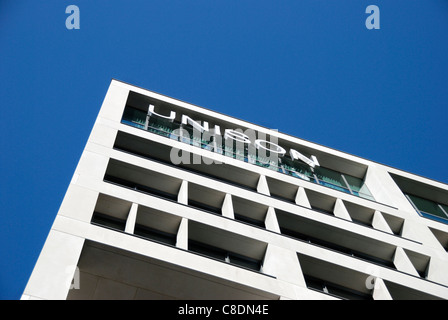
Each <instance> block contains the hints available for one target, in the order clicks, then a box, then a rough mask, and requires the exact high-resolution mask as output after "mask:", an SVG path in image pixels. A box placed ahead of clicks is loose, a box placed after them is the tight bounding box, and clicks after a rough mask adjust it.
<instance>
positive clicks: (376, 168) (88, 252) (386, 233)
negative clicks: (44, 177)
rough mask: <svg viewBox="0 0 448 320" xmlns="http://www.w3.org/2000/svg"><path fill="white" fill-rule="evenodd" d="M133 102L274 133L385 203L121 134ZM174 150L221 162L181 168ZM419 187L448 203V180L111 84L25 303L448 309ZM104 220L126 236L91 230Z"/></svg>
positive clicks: (445, 231)
mask: <svg viewBox="0 0 448 320" xmlns="http://www.w3.org/2000/svg"><path fill="white" fill-rule="evenodd" d="M131 96H132V97H134V98H132V97H131ZM130 97H131V98H132V99H136V101H139V102H136V103H137V104H139V103H140V102H141V105H139V106H140V107H141V108H144V107H145V104H146V107H148V105H149V104H153V105H155V107H156V108H157V110H158V112H160V114H162V113H163V114H164V115H166V116H168V115H170V111H173V110H176V112H177V115H176V119H178V118H180V116H181V115H182V114H187V115H191V117H192V118H193V117H194V119H198V120H205V121H208V122H209V123H210V125H211V126H213V125H214V124H219V125H221V126H222V129H224V128H225V127H229V128H233V129H238V128H242V129H245V130H246V129H252V130H254V131H256V132H257V133H262V134H266V135H269V136H271V137H275V138H277V139H278V141H279V143H278V144H279V145H286V146H288V147H294V148H295V149H297V150H299V152H303V153H306V154H307V155H308V156H310V155H315V156H316V157H317V159H318V160H319V162H320V165H322V166H325V167H327V168H330V169H332V170H336V171H338V172H342V173H345V174H348V175H350V174H351V175H353V176H354V177H357V178H360V179H363V180H364V182H365V184H366V185H367V186H368V188H369V190H370V192H371V194H372V196H373V198H374V199H375V200H369V199H365V198H362V197H358V196H356V195H353V194H350V193H346V192H342V191H340V190H336V189H334V188H329V187H327V186H324V185H320V184H317V183H312V182H309V181H306V180H303V179H300V178H297V177H293V176H290V175H287V174H284V173H281V172H277V171H274V170H271V169H268V168H264V167H260V166H257V165H254V164H252V163H248V162H247V161H246V162H245V161H241V160H238V159H234V158H229V157H226V156H225V155H222V154H218V153H215V152H212V151H209V150H206V149H203V148H199V147H196V146H192V145H189V144H185V143H183V142H181V141H176V140H173V139H170V138H167V137H164V136H161V135H158V134H155V133H154V132H151V131H148V130H145V129H142V128H137V127H133V126H130V125H128V124H124V123H122V122H121V120H122V117H123V113H124V110H125V107H126V106H127V104H129V103H130V102H129V101H130V99H131V98H130ZM135 97H137V98H135ZM132 99H131V100H132ZM139 99H140V100H139ZM144 111H145V110H144ZM173 147H174V148H177V149H179V150H184V151H188V152H190V153H192V154H194V155H196V156H201V157H203V158H206V159H215V160H219V161H220V162H222V163H223V164H210V165H206V164H199V165H196V166H194V165H192V166H177V165H173V164H172V163H169V162H168V161H166V160H167V159H169V154H167V151H169V150H172V148H173ZM124 149H126V150H124ZM109 176H113V178H114V179H115V180H114V183H111V182H110V181H108V179H107V177H109ZM125 178H126V179H128V180H126V181H128V182H132V183H134V184H135V185H136V186H137V185H138V186H140V185H144V186H146V187H148V189H147V191H146V192H141V190H140V191H138V190H136V189H137V187H135V188H131V187H129V185H126V186H125V185H123V184H121V183H118V182H117V181H121V180H123V179H125ZM221 178H222V179H221ZM120 179H121V180H120ZM123 183H124V182H123ZM126 183H127V182H126ZM120 184H121V185H120ZM154 189H160V190H161V192H162V193H152V191H151V190H154ZM404 189H406V190H404ZM411 189H412V190H413V192H414V193H415V192H417V193H418V192H422V193H423V194H424V195H426V194H427V193H431V194H436V195H437V199H443V198H446V199H448V186H447V185H446V184H443V183H439V182H436V181H433V180H430V179H426V178H424V177H420V176H417V175H413V174H411V173H407V172H404V171H401V170H398V169H395V168H391V167H387V166H384V165H381V164H378V163H375V162H371V161H368V160H366V159H362V158H359V157H355V156H352V155H349V154H346V153H343V152H339V151H336V150H333V149H330V148H327V147H324V146H321V145H317V144H314V143H311V142H308V141H304V140H301V139H298V138H295V137H291V136H288V135H285V134H282V133H279V132H275V131H272V130H269V129H267V128H263V127H260V126H257V125H254V124H251V123H248V122H245V121H242V120H239V119H235V118H232V117H230V116H226V115H222V114H219V113H216V112H213V111H210V110H208V109H204V108H201V107H198V106H194V105H191V104H188V103H185V102H182V101H179V100H176V99H172V98H169V97H166V96H163V95H160V94H157V93H154V92H151V91H148V90H145V89H142V88H139V87H135V86H132V85H129V84H126V83H123V82H120V81H116V80H113V81H112V82H111V85H110V87H109V90H108V92H107V94H106V97H105V99H104V102H103V105H102V107H101V110H100V112H99V115H98V118H97V120H96V122H95V125H94V127H93V129H92V132H91V135H90V137H89V139H88V141H87V144H86V146H85V149H84V152H83V154H82V156H81V159H80V161H79V164H78V166H77V168H76V171H75V173H74V175H73V178H72V180H71V183H70V185H69V187H68V190H67V192H66V195H65V197H64V199H63V202H62V204H61V207H60V210H59V212H58V214H57V216H56V218H55V221H54V223H53V225H52V227H51V231H50V233H49V235H48V238H47V240H46V242H45V245H44V247H43V249H42V252H41V254H40V256H39V258H38V261H37V263H36V266H35V268H34V270H33V272H32V274H31V277H30V279H29V282H28V284H27V286H26V288H25V291H24V293H23V296H22V299H51V300H59V299H61V300H64V299H285V300H297V299H310V300H313V299H315V300H327V299H331V300H332V299H341V298H342V297H345V298H348V299H350V298H351V297H359V298H367V299H369V298H370V299H377V300H381V299H387V300H389V299H448V253H447V250H446V248H447V243H448V224H445V223H442V222H439V221H434V220H431V219H428V218H424V217H422V216H421V215H420V214H419V213H418V212H417V211H416V209H415V208H414V207H413V206H412V204H411V203H410V202H409V201H408V199H407V198H406V196H405V195H404V192H410V191H409V190H411ZM427 189H428V190H430V191H425V190H427ZM164 194H166V195H174V197H173V198H169V196H167V197H164V196H163V195H164ZM197 202H201V203H202V204H203V205H204V207H203V208H202V209H201V208H198V206H197V205H194V204H195V203H197ZM445 204H447V203H446V202H445ZM205 206H209V207H210V208H215V207H216V208H217V209H218V212H213V213H211V212H209V211H208V210H206V209H204V208H205ZM316 207H317V208H320V209H325V210H326V211H329V212H330V214H328V212H327V214H325V213H322V212H320V211H319V210H317V209H316ZM211 210H212V209H211ZM97 213H100V214H101V216H102V217H103V218H104V216H106V218H105V219H107V217H110V218H111V219H112V218H113V221H118V222H120V223H121V222H123V227H122V229H121V230H116V229H114V228H111V226H110V225H108V227H104V226H103V225H101V223H97V222H95V223H94V222H92V219H94V216H95V214H97ZM241 215H243V216H246V218H250V219H252V220H257V221H258V222H260V223H261V224H262V226H259V225H258V226H256V225H253V224H251V223H248V222H247V221H245V222H242V221H241V219H239V218H238V217H240V216H241ZM95 221H96V220H95ZM111 221H112V220H111ZM118 222H117V223H118ZM360 222H362V223H360ZM142 226H143V227H142ZM138 230H145V231H144V232H149V231H148V230H157V232H160V234H162V235H167V237H168V238H170V239H171V240H172V241H173V242H172V243H167V242H164V241H154V239H149V238H148V237H149V236H148V237H146V236H142V234H139V233H138V232H139V231H138ZM285 230H292V231H294V233H290V234H286V233H285ZM151 232H152V231H151ZM294 234H300V235H301V236H303V237H304V238H300V236H298V237H295V236H294ZM164 239H165V238H164ZM171 240H167V241H171ZM194 243H202V244H206V245H207V246H210V247H206V249H204V250H210V252H212V251H213V250H214V251H213V252H214V253H216V255H219V254H222V253H223V252H227V256H226V258H225V260H222V259H219V258H217V257H216V256H210V255H208V254H207V253H204V252H202V253H199V252H197V251H194V250H193V249H192V248H193V244H194ZM210 248H214V249H210ZM215 249H216V250H215ZM218 249H219V250H218ZM207 252H208V251H207ZM350 252H354V253H352V254H351V253H350ZM234 256H235V257H237V258H235V260H232V259H233V257H234ZM241 257H244V258H241ZM368 257H375V259H377V260H375V259H374V260H369V258H368ZM246 258H247V260H246ZM229 259H230V260H229ZM239 259H240V260H239ZM229 261H230V262H229ZM232 261H244V262H242V264H243V265H241V264H239V263H236V262H235V263H232ZM248 261H258V262H259V263H260V268H259V269H258V270H254V269H253V268H251V267H247V265H244V264H246V263H249V262H248ZM73 279H74V280H73ZM72 281H74V283H73V284H72ZM71 286H72V289H70V288H71ZM73 287H74V288H73Z"/></svg>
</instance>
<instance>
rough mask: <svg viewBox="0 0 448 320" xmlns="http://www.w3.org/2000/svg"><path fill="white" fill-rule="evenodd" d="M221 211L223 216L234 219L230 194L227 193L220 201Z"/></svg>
mask: <svg viewBox="0 0 448 320" xmlns="http://www.w3.org/2000/svg"><path fill="white" fill-rule="evenodd" d="M221 213H222V215H223V216H224V217H227V218H231V219H234V218H235V213H234V212H233V202H232V195H231V194H229V193H227V194H226V196H225V197H224V202H223V203H222V208H221Z"/></svg>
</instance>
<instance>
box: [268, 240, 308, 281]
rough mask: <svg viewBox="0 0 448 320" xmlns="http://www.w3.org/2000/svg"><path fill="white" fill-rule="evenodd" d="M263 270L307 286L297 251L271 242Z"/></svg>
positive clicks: (278, 277)
mask: <svg viewBox="0 0 448 320" xmlns="http://www.w3.org/2000/svg"><path fill="white" fill-rule="evenodd" d="M261 271H262V272H263V273H266V274H269V275H272V276H274V277H276V278H277V280H280V281H285V282H289V283H291V284H295V285H299V286H302V287H306V283H305V279H304V277H303V273H302V268H301V267H300V263H299V259H298V257H297V254H296V252H295V251H291V250H287V249H284V248H281V247H277V246H275V245H273V244H270V243H269V244H268V247H267V249H266V254H265V257H264V262H263V267H262V270H261Z"/></svg>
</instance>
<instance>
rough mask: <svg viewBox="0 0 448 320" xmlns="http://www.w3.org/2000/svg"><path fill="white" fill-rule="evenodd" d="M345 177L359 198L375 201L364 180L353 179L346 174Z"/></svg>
mask: <svg viewBox="0 0 448 320" xmlns="http://www.w3.org/2000/svg"><path fill="white" fill-rule="evenodd" d="M344 177H345V180H347V183H348V185H349V187H350V189H351V190H352V193H353V194H354V195H356V196H359V197H361V198H365V199H369V200H374V198H373V196H372V194H371V193H370V190H369V189H368V188H367V186H366V184H365V183H364V181H363V180H362V179H359V178H356V177H352V176H349V175H346V174H344Z"/></svg>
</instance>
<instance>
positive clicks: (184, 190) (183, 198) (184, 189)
mask: <svg viewBox="0 0 448 320" xmlns="http://www.w3.org/2000/svg"><path fill="white" fill-rule="evenodd" d="M177 202H179V203H182V204H188V181H186V180H183V181H182V184H181V185H180V189H179V193H178V194H177Z"/></svg>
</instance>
